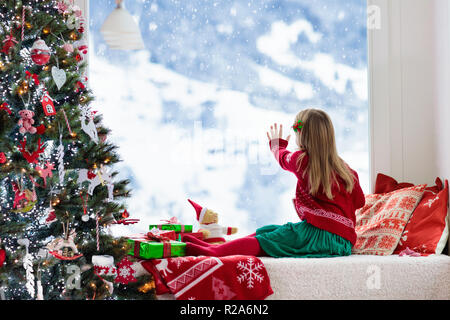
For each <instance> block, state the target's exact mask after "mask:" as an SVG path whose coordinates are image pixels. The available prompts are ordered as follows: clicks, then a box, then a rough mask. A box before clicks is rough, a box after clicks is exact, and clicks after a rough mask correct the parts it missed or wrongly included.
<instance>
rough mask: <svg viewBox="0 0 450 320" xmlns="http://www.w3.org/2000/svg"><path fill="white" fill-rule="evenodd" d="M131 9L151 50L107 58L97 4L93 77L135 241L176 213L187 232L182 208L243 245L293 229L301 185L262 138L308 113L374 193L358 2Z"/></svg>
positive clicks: (143, 5) (152, 4) (188, 219)
mask: <svg viewBox="0 0 450 320" xmlns="http://www.w3.org/2000/svg"><path fill="white" fill-rule="evenodd" d="M125 5H126V8H127V10H128V11H130V12H131V13H132V14H133V15H134V17H135V18H136V19H137V20H138V21H139V26H140V28H141V31H142V35H143V38H144V42H145V45H146V50H141V51H135V52H124V51H120V52H117V51H113V50H110V49H109V48H108V47H107V46H106V44H105V43H104V41H103V39H102V36H101V34H100V31H99V30H100V26H101V24H102V23H103V21H104V20H105V18H106V16H107V15H108V14H109V12H110V11H111V10H112V8H114V1H113V0H101V1H91V3H90V39H91V48H92V50H91V51H90V79H89V80H90V85H91V87H92V89H93V90H94V93H95V95H96V97H97V109H98V110H99V111H100V112H101V113H103V115H104V119H105V124H106V125H107V126H108V127H109V128H111V129H112V134H111V137H110V139H112V140H114V142H115V143H116V144H118V145H119V147H120V154H121V156H122V158H123V160H124V161H123V162H122V163H121V165H120V166H118V167H117V169H118V170H120V177H127V178H130V179H131V181H132V183H131V187H132V188H133V197H132V198H131V199H130V200H129V202H128V204H129V209H130V210H129V211H130V213H131V215H132V217H134V218H140V219H141V222H140V223H139V224H138V225H135V227H136V228H137V229H138V230H140V231H144V230H145V228H146V226H147V225H148V224H150V223H155V222H159V221H160V219H167V218H170V217H172V216H176V217H178V218H179V219H180V220H181V221H183V222H184V223H186V224H195V223H194V222H195V212H194V209H193V208H192V207H191V206H190V204H189V203H188V202H187V198H190V199H192V200H194V201H195V202H197V203H199V204H200V205H202V206H205V207H208V208H211V209H213V210H215V211H216V212H218V213H219V218H220V223H221V224H222V225H228V226H237V227H239V228H240V232H239V234H238V235H239V236H243V235H247V234H249V233H252V232H254V230H255V229H256V228H258V227H261V226H263V225H267V224H284V223H286V222H287V221H297V220H296V219H297V215H296V213H295V211H294V209H293V206H292V198H293V197H294V193H295V182H296V180H295V177H294V176H292V175H290V174H289V173H286V172H283V171H281V169H279V168H277V167H276V166H275V162H274V159H273V156H272V155H271V153H270V151H269V148H268V143H267V137H266V131H267V128H268V127H269V126H270V125H271V124H272V123H274V122H279V123H283V124H284V126H285V127H286V128H288V127H290V125H292V121H293V119H294V116H295V115H296V114H297V112H299V111H300V110H301V109H303V108H308V107H320V108H323V109H324V110H326V111H327V112H328V113H329V114H330V116H331V117H332V119H333V123H334V125H335V130H336V137H337V143H338V151H339V153H340V155H341V157H343V158H344V160H346V161H347V162H348V163H349V164H350V166H352V167H353V168H354V169H355V170H356V171H357V172H358V174H359V177H360V180H361V184H362V187H363V189H364V191H365V192H366V193H367V192H368V191H369V146H368V138H369V137H368V132H369V130H368V114H369V112H368V84H367V36H366V32H367V25H366V21H367V20H366V19H367V13H366V8H367V7H366V6H367V4H366V1H365V0H347V1H334V0H316V1H311V0H297V1H289V0H280V1H264V0H260V1H206V0H205V1H200V0H195V1H175V0H174V1H167V0H159V1H157V0H141V1H125ZM291 133H292V132H291ZM294 148H295V145H294V142H293V141H291V144H290V149H291V150H293V149H294Z"/></svg>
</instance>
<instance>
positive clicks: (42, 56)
mask: <svg viewBox="0 0 450 320" xmlns="http://www.w3.org/2000/svg"><path fill="white" fill-rule="evenodd" d="M31 60H33V62H34V63H36V64H37V65H40V66H43V65H45V64H47V63H48V61H49V60H50V49H49V47H48V46H47V44H46V43H45V41H44V40H42V39H39V40H36V41H35V42H34V43H33V46H32V47H31Z"/></svg>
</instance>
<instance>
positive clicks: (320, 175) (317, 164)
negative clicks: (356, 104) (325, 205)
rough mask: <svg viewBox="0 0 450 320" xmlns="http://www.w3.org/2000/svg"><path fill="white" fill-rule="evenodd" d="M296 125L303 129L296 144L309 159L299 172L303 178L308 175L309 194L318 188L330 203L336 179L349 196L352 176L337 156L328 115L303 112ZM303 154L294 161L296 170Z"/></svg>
mask: <svg viewBox="0 0 450 320" xmlns="http://www.w3.org/2000/svg"><path fill="white" fill-rule="evenodd" d="M299 121H301V122H302V123H301V125H302V126H303V127H302V128H301V129H300V130H297V132H296V142H297V145H298V146H299V147H300V149H302V150H305V151H306V153H307V154H308V156H309V161H308V165H307V168H306V171H305V172H303V178H304V177H305V174H306V173H307V174H308V180H309V193H310V194H311V195H313V196H314V195H316V194H317V193H318V191H319V188H320V186H322V188H323V192H324V193H325V194H326V196H327V197H328V198H329V199H333V194H332V192H331V187H332V185H333V183H336V185H338V186H339V184H338V181H337V176H340V177H341V178H342V179H343V180H344V182H345V185H346V190H347V192H349V193H350V192H352V190H353V187H354V184H355V176H354V174H353V172H352V171H351V170H350V168H349V166H348V165H347V163H346V162H345V161H344V160H342V159H341V158H340V157H339V155H338V153H337V149H336V139H335V136H334V127H333V123H332V122H331V119H330V117H329V116H328V114H327V113H326V112H324V111H322V110H318V109H307V110H303V111H301V112H300V113H299V114H298V115H297V117H296V118H295V123H294V126H295V125H297V124H298V123H299ZM306 153H304V154H302V155H301V156H300V157H299V159H298V161H297V167H298V168H299V169H300V166H301V163H302V160H303V158H304V156H305V154H306Z"/></svg>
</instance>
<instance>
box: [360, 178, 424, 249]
mask: <svg viewBox="0 0 450 320" xmlns="http://www.w3.org/2000/svg"><path fill="white" fill-rule="evenodd" d="M425 188H426V185H420V186H413V187H410V188H403V189H400V190H396V191H393V192H390V193H384V194H369V195H366V204H365V205H364V207H362V208H360V209H358V210H357V211H356V227H355V231H356V235H357V238H356V243H355V245H354V247H353V249H352V253H353V254H373V255H380V256H388V255H391V254H392V253H393V252H394V250H395V248H396V247H397V245H398V242H399V240H400V237H401V236H402V233H403V230H404V229H405V226H406V224H407V223H408V220H409V218H410V216H411V214H412V212H413V211H414V209H415V208H416V207H417V205H418V204H419V202H420V200H421V199H422V196H423V193H424V191H425Z"/></svg>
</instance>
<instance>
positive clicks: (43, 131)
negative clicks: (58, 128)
mask: <svg viewBox="0 0 450 320" xmlns="http://www.w3.org/2000/svg"><path fill="white" fill-rule="evenodd" d="M36 129H37V131H36V133H37V134H40V135H42V134H44V133H45V130H46V129H47V128H46V127H45V126H44V125H43V124H41V125H40V126H39V127H36Z"/></svg>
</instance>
